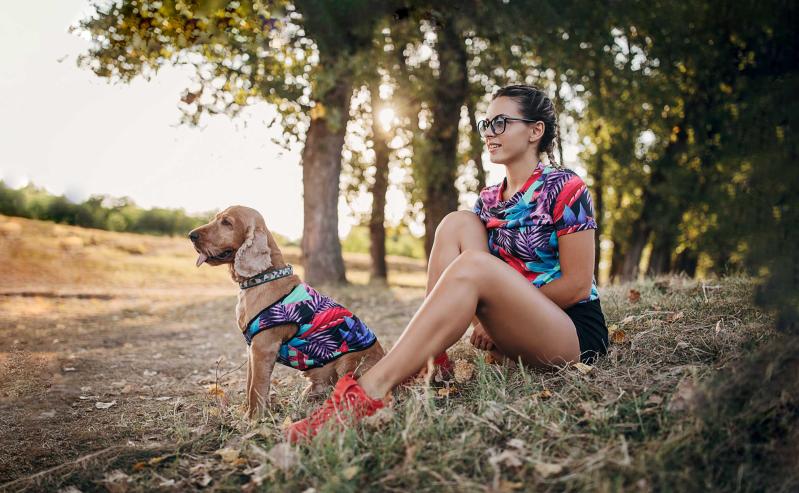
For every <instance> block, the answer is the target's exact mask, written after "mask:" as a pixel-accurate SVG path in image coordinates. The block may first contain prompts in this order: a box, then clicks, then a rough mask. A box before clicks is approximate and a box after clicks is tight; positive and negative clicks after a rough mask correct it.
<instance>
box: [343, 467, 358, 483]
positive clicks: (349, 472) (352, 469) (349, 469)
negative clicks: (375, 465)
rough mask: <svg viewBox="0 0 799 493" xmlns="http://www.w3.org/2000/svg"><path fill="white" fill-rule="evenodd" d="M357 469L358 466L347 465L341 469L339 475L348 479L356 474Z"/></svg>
mask: <svg viewBox="0 0 799 493" xmlns="http://www.w3.org/2000/svg"><path fill="white" fill-rule="evenodd" d="M358 470H359V469H358V466H350V467H347V468H345V469H344V470H343V471H341V476H342V477H344V479H346V480H347V481H349V480H351V479H352V478H354V477H355V475H356V474H358Z"/></svg>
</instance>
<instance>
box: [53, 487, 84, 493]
mask: <svg viewBox="0 0 799 493" xmlns="http://www.w3.org/2000/svg"><path fill="white" fill-rule="evenodd" d="M58 493H83V492H82V491H81V490H79V489H78V487H77V486H75V485H69V486H66V487H64V488H61V489H59V490H58Z"/></svg>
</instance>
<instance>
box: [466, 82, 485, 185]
mask: <svg viewBox="0 0 799 493" xmlns="http://www.w3.org/2000/svg"><path fill="white" fill-rule="evenodd" d="M466 111H467V112H468V113H469V122H470V123H471V124H472V133H471V136H470V138H469V144H470V146H471V154H472V159H473V160H474V167H475V168H476V170H477V176H476V178H477V193H480V191H481V190H482V189H483V188H485V186H486V169H485V165H484V164H483V138H482V137H480V132H478V131H477V114H476V112H477V109H476V107H475V104H474V97H473V96H470V97H468V98H467V99H466Z"/></svg>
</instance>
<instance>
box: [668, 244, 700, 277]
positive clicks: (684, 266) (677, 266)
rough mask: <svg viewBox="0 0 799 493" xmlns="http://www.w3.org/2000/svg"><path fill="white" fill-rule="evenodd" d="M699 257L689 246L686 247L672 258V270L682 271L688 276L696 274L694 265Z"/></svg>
mask: <svg viewBox="0 0 799 493" xmlns="http://www.w3.org/2000/svg"><path fill="white" fill-rule="evenodd" d="M698 261H699V258H698V256H697V254H696V252H695V251H694V250H692V249H690V248H686V249H685V250H683V251H682V252H680V253H679V254H678V255H677V258H676V259H675V260H674V271H675V272H684V273H685V274H686V275H688V276H689V277H694V275H696V265H697V264H698V263H699V262H698Z"/></svg>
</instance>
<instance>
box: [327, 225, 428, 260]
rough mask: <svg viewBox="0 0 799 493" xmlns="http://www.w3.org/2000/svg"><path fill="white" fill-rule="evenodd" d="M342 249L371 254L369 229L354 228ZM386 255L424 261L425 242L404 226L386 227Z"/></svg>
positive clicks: (344, 240) (343, 243) (342, 243)
mask: <svg viewBox="0 0 799 493" xmlns="http://www.w3.org/2000/svg"><path fill="white" fill-rule="evenodd" d="M341 249H342V251H345V252H353V253H369V228H368V227H366V226H355V227H353V228H352V229H351V230H350V232H349V234H348V235H347V237H346V238H344V239H343V240H342V241H341ZM386 254H388V255H397V256H401V257H411V258H417V259H422V258H424V241H423V240H422V239H421V238H417V237H415V236H413V235H412V234H411V232H410V231H409V230H408V227H407V226H405V225H403V224H400V225H399V226H396V227H390V226H389V227H386Z"/></svg>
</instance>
